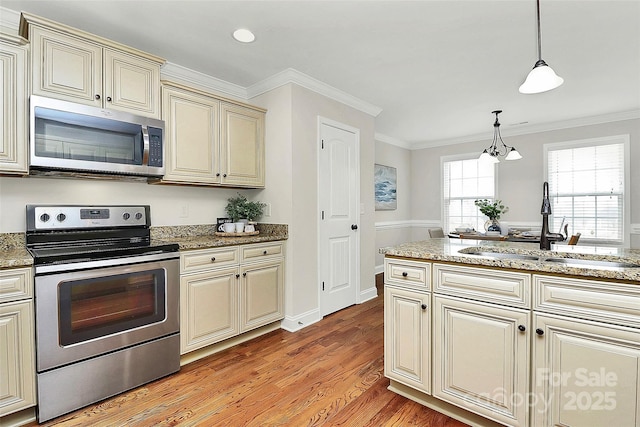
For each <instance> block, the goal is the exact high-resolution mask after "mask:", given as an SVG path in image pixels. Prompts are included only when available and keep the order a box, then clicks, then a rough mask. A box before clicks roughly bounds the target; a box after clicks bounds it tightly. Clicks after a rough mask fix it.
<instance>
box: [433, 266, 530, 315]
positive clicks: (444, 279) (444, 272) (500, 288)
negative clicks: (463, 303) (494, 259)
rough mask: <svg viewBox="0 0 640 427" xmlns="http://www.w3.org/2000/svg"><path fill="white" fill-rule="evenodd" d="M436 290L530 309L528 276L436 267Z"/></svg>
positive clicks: (507, 272) (434, 271) (434, 284)
mask: <svg viewBox="0 0 640 427" xmlns="http://www.w3.org/2000/svg"><path fill="white" fill-rule="evenodd" d="M433 288H434V289H433V290H434V292H439V293H443V294H447V295H454V296H459V297H463V298H471V299H476V300H480V301H486V302H493V303H496V304H504V305H509V306H512V307H523V308H530V307H531V298H530V293H531V275H529V274H526V273H518V272H514V271H505V270H491V269H486V268H476V267H465V266H457V265H456V266H454V265H448V264H446V265H445V264H434V266H433Z"/></svg>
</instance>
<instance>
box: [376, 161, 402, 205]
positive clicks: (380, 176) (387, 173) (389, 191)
mask: <svg viewBox="0 0 640 427" xmlns="http://www.w3.org/2000/svg"><path fill="white" fill-rule="evenodd" d="M373 175H374V179H373V180H374V184H375V193H376V210H377V211H389V210H394V209H397V207H398V203H397V200H396V192H397V187H396V186H397V173H396V168H393V167H391V166H384V165H375V166H374V169H373Z"/></svg>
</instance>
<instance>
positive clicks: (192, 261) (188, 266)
mask: <svg viewBox="0 0 640 427" xmlns="http://www.w3.org/2000/svg"><path fill="white" fill-rule="evenodd" d="M237 263H238V247H237V246H234V247H225V248H218V249H202V250H196V251H188V252H184V253H182V254H180V273H190V272H193V271H200V270H203V269H207V268H213V267H219V266H228V265H230V264H237Z"/></svg>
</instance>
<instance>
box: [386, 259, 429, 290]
mask: <svg viewBox="0 0 640 427" xmlns="http://www.w3.org/2000/svg"><path fill="white" fill-rule="evenodd" d="M384 282H385V283H389V284H396V285H402V286H410V287H412V288H416V289H421V290H423V291H428V290H430V289H431V264H430V263H428V262H423V261H408V260H396V259H392V258H385V260H384Z"/></svg>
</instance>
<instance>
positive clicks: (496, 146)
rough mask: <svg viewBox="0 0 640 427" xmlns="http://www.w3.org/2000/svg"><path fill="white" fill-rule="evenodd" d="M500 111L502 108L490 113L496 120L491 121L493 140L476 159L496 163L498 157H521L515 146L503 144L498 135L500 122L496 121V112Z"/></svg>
mask: <svg viewBox="0 0 640 427" xmlns="http://www.w3.org/2000/svg"><path fill="white" fill-rule="evenodd" d="M500 113H502V110H495V111H492V112H491V114H495V115H496V121H495V122H494V123H493V142H492V143H491V145H490V146H489V147H488V148H485V149H484V151H483V152H482V154H480V157H479V158H478V160H482V161H488V162H491V163H498V162H500V159H499V158H498V157H504V159H505V160H519V159H521V158H522V156H521V155H520V153H518V150H516V149H515V147H511V146H509V145H507V144H505V143H504V141H503V140H502V136H501V135H500V122H499V121H498V114H500Z"/></svg>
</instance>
